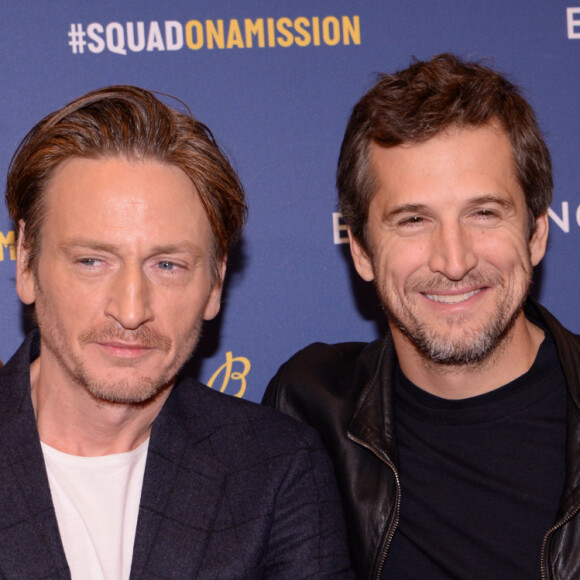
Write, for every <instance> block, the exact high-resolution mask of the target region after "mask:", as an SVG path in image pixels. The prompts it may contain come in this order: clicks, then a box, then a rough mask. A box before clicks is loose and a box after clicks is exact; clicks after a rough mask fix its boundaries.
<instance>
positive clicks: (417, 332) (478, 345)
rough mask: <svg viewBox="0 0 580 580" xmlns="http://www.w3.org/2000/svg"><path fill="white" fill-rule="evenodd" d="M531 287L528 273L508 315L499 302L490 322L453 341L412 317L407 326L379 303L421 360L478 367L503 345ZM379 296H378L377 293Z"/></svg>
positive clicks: (451, 365) (387, 306)
mask: <svg viewBox="0 0 580 580" xmlns="http://www.w3.org/2000/svg"><path fill="white" fill-rule="evenodd" d="M531 285H532V278H531V272H530V274H529V276H528V281H527V287H526V289H525V292H523V293H522V297H521V299H520V302H519V303H518V304H517V305H516V307H515V308H513V311H512V312H509V310H508V307H507V306H506V304H505V303H502V304H500V305H499V306H498V308H497V309H496V310H495V312H494V313H493V315H492V317H491V318H490V320H488V321H487V322H485V323H484V324H482V325H481V326H480V327H479V328H477V329H475V330H473V331H471V332H470V333H466V334H465V335H464V336H463V337H461V338H460V339H455V340H453V339H446V338H445V336H444V335H442V334H437V333H435V332H432V331H431V330H430V329H429V328H428V327H427V326H426V325H425V324H423V323H422V322H421V321H420V320H417V319H416V318H415V319H414V320H413V322H414V324H413V326H412V327H410V325H407V324H405V323H403V321H402V320H401V319H400V318H399V317H398V316H397V315H396V314H395V312H394V311H393V309H392V308H390V306H389V304H388V302H387V301H385V300H382V302H383V308H384V310H385V312H386V314H387V317H388V319H389V323H390V324H393V325H395V326H396V327H397V328H398V329H399V330H400V331H401V332H402V333H403V334H404V335H405V336H406V337H407V338H408V339H409V341H410V342H411V344H413V346H414V347H415V349H416V350H417V352H418V353H419V354H420V355H421V356H422V357H423V359H424V360H426V361H429V362H432V363H435V364H438V365H442V366H447V367H459V366H471V367H479V366H481V365H482V364H483V363H485V362H486V361H487V360H488V359H489V358H490V357H491V355H492V354H493V353H494V352H496V351H497V349H499V348H500V347H502V346H505V344H507V342H506V341H507V340H509V337H510V331H511V329H512V328H513V327H514V324H515V323H516V320H517V319H518V317H519V315H520V314H521V312H522V311H523V308H524V304H525V302H526V300H527V297H528V294H529V292H530V288H531ZM379 294H380V295H381V296H382V293H381V292H379Z"/></svg>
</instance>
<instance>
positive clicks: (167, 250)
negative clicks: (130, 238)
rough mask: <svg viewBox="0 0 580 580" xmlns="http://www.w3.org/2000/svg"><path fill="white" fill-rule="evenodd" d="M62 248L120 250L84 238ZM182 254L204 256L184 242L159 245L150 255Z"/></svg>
mask: <svg viewBox="0 0 580 580" xmlns="http://www.w3.org/2000/svg"><path fill="white" fill-rule="evenodd" d="M60 247H61V249H63V250H65V251H66V250H70V249H73V248H86V249H87V250H92V251H95V252H107V253H111V254H115V253H117V252H118V251H119V249H120V248H119V246H118V245H116V244H111V243H109V242H103V241H100V240H93V239H91V238H83V237H78V238H70V239H68V240H66V241H64V242H63V243H62V244H60ZM181 252H188V253H193V254H195V255H199V256H202V255H203V252H202V250H201V248H200V247H199V246H198V245H197V244H193V243H191V242H188V241H183V242H181V243H176V244H159V245H157V246H153V247H152V248H151V249H150V251H149V252H148V253H149V254H151V255H156V254H179V253H181Z"/></svg>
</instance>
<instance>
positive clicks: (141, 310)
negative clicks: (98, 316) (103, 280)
mask: <svg viewBox="0 0 580 580" xmlns="http://www.w3.org/2000/svg"><path fill="white" fill-rule="evenodd" d="M105 314H106V315H107V316H110V317H111V318H114V319H115V320H116V321H117V322H118V323H119V324H120V325H121V326H122V327H123V328H126V329H129V330H134V329H136V328H138V327H139V326H141V325H142V324H144V323H145V322H148V321H150V320H151V319H152V318H153V312H152V309H151V288H150V281H149V280H148V279H147V276H145V273H144V272H143V270H142V268H140V267H139V266H137V265H135V266H123V267H122V268H121V269H120V270H119V271H118V272H117V273H116V274H115V276H113V278H112V280H111V284H110V288H109V296H108V301H107V308H106V312H105Z"/></svg>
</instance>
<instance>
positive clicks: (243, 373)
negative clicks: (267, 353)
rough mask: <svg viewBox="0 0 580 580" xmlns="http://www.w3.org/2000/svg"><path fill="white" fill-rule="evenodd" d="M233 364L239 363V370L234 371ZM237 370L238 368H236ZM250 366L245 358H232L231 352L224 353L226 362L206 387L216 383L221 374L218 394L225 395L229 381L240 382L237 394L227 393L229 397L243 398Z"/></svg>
mask: <svg viewBox="0 0 580 580" xmlns="http://www.w3.org/2000/svg"><path fill="white" fill-rule="evenodd" d="M234 363H239V364H241V365H242V368H241V370H234ZM238 368H239V366H238ZM251 368H252V365H251V364H250V361H249V360H248V359H247V358H246V357H245V356H236V357H234V356H232V352H231V351H228V352H226V362H225V363H224V364H223V365H222V366H221V367H219V368H218V369H217V370H216V372H215V373H214V374H213V375H212V376H211V378H210V379H209V381H208V382H207V386H208V387H212V388H213V385H214V383H215V381H216V379H217V378H218V377H219V376H220V374H222V373H223V379H222V384H221V387H220V392H221V393H225V391H226V389H227V387H228V384H229V382H230V380H232V381H240V384H239V389H238V392H237V393H229V394H230V395H234V397H243V396H244V393H245V392H246V386H247V381H246V377H247V375H248V373H249V372H250V369H251Z"/></svg>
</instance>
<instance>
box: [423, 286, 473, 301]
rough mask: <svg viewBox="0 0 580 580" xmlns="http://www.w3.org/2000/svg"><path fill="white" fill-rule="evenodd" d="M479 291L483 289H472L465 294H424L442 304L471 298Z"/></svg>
mask: <svg viewBox="0 0 580 580" xmlns="http://www.w3.org/2000/svg"><path fill="white" fill-rule="evenodd" d="M478 292H481V290H479V289H478V290H472V291H471V292H465V293H464V294H424V296H425V298H429V300H433V301H434V302H440V303H441V304H459V303H461V302H465V301H466V300H469V299H470V298H471V297H472V296H474V295H475V294H477V293H478Z"/></svg>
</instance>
